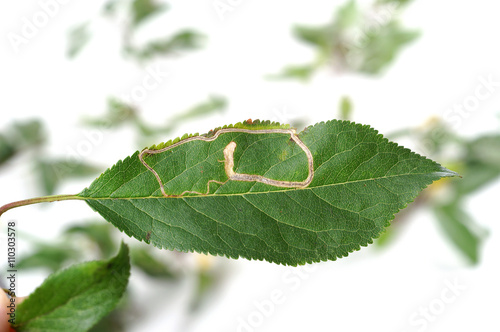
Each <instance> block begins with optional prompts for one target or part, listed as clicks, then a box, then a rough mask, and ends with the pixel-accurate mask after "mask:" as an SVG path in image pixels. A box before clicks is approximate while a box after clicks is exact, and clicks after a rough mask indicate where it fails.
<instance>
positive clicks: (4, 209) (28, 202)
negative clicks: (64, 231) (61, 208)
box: [0, 195, 84, 216]
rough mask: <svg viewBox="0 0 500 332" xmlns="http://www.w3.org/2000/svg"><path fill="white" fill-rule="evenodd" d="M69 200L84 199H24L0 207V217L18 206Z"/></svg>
mask: <svg viewBox="0 0 500 332" xmlns="http://www.w3.org/2000/svg"><path fill="white" fill-rule="evenodd" d="M71 199H84V198H83V197H80V196H77V195H53V196H43V197H36V198H30V199H25V200H22V201H17V202H12V203H9V204H5V205H4V206H2V207H0V216H1V215H2V214H4V212H7V211H9V210H10V209H13V208H16V207H19V206H25V205H31V204H37V203H50V202H57V201H67V200H71Z"/></svg>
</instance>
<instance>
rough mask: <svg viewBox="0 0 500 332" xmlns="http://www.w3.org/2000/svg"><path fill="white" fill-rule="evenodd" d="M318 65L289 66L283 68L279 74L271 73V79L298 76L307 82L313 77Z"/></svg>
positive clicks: (297, 77)
mask: <svg viewBox="0 0 500 332" xmlns="http://www.w3.org/2000/svg"><path fill="white" fill-rule="evenodd" d="M316 69H317V68H316V66H315V65H314V64H307V65H298V66H287V67H285V68H283V71H282V72H281V73H279V74H277V75H270V78H271V79H282V78H296V79H299V80H301V81H303V82H307V81H308V80H309V79H311V76H312V75H313V74H314V72H315V71H316Z"/></svg>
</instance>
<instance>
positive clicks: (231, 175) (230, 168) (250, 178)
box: [139, 128, 314, 198]
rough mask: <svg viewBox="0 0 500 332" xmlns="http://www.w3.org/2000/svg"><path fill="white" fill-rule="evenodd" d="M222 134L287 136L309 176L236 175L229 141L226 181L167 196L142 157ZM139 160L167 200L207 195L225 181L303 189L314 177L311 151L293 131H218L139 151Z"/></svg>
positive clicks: (232, 143)
mask: <svg viewBox="0 0 500 332" xmlns="http://www.w3.org/2000/svg"><path fill="white" fill-rule="evenodd" d="M224 133H245V134H276V133H279V134H289V135H290V138H291V139H292V140H293V141H294V142H295V143H297V145H298V146H299V147H300V148H301V149H302V150H303V151H304V153H305V154H306V156H307V163H308V170H309V175H308V176H307V178H306V179H305V180H304V181H282V180H274V179H269V178H266V177H264V176H262V175H256V174H244V173H236V172H235V171H234V150H235V149H236V143H235V142H234V141H231V142H230V143H229V144H228V145H227V146H226V148H225V149H224V170H225V172H226V175H227V180H226V181H224V182H221V181H217V180H209V181H208V183H207V192H206V193H200V192H197V191H190V190H186V191H184V192H182V193H181V194H180V195H169V194H167V193H166V192H165V188H164V186H163V182H162V180H161V178H160V176H159V175H158V173H157V172H156V171H155V170H154V169H153V168H152V167H151V166H149V165H148V163H147V162H146V161H145V160H144V155H146V156H147V155H151V154H158V153H163V152H165V151H168V150H171V149H173V148H175V147H178V146H179V145H182V144H185V143H188V142H192V141H205V142H211V141H214V140H216V139H217V138H218V137H219V136H220V135H221V134H224ZM139 160H140V161H141V163H142V164H143V165H144V166H145V167H146V168H147V169H148V170H149V171H150V172H151V173H153V175H154V176H155V177H156V180H157V181H158V183H159V184H160V189H161V193H162V194H163V196H165V197H167V198H169V197H181V196H183V195H184V194H188V193H189V194H199V195H207V194H208V193H209V192H210V183H212V182H213V183H218V184H220V185H223V184H225V183H226V182H227V181H229V180H231V181H246V182H261V183H264V184H268V185H271V186H275V187H282V188H305V187H307V186H308V185H309V184H310V183H311V182H312V180H313V177H314V159H313V156H312V154H311V151H310V150H309V148H308V147H307V146H306V145H305V144H304V142H302V141H301V140H300V138H299V137H298V136H297V133H296V131H295V129H260V130H259V129H257V130H251V129H241V128H225V129H220V130H218V131H217V132H216V133H215V134H214V136H212V137H205V136H193V137H189V138H186V139H183V140H181V141H179V142H177V143H174V144H172V145H169V146H167V147H164V148H162V149H157V150H155V149H144V150H142V151H141V153H140V154H139Z"/></svg>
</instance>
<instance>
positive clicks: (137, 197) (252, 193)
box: [77, 172, 438, 200]
mask: <svg viewBox="0 0 500 332" xmlns="http://www.w3.org/2000/svg"><path fill="white" fill-rule="evenodd" d="M434 173H438V172H430V173H428V172H422V173H407V174H394V175H389V176H381V177H376V178H370V179H362V180H353V181H346V182H339V183H332V184H325V185H320V186H314V187H307V188H294V189H293V188H292V189H284V190H272V191H251V192H246V193H235V194H216V193H214V194H208V195H196V196H173V197H164V196H142V197H141V196H136V197H109V196H105V197H90V196H78V195H79V194H78V195H77V196H78V197H81V198H83V199H84V200H121V199H123V200H128V199H130V200H132V199H151V198H165V199H186V198H206V197H228V196H245V195H255V194H273V193H283V192H286V191H296V190H312V189H314V188H323V187H334V186H340V185H345V184H350V183H360V182H367V181H373V180H380V179H390V178H394V177H401V176H409V175H432V174H434Z"/></svg>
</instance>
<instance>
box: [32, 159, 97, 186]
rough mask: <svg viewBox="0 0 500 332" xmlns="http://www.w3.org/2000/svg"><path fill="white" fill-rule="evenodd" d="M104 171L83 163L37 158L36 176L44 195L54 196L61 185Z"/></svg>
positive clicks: (35, 165)
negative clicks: (67, 181)
mask: <svg viewBox="0 0 500 332" xmlns="http://www.w3.org/2000/svg"><path fill="white" fill-rule="evenodd" d="M100 171H102V168H101V167H98V166H94V165H91V164H89V163H86V162H83V161H73V160H64V159H50V158H46V157H45V158H37V159H35V164H34V174H36V175H37V176H38V181H39V182H40V187H41V188H42V189H43V193H44V195H53V194H54V193H55V192H56V191H57V188H58V186H59V185H61V184H62V183H63V182H64V181H66V180H70V179H78V178H86V177H92V176H94V175H96V174H99V172H100Z"/></svg>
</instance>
